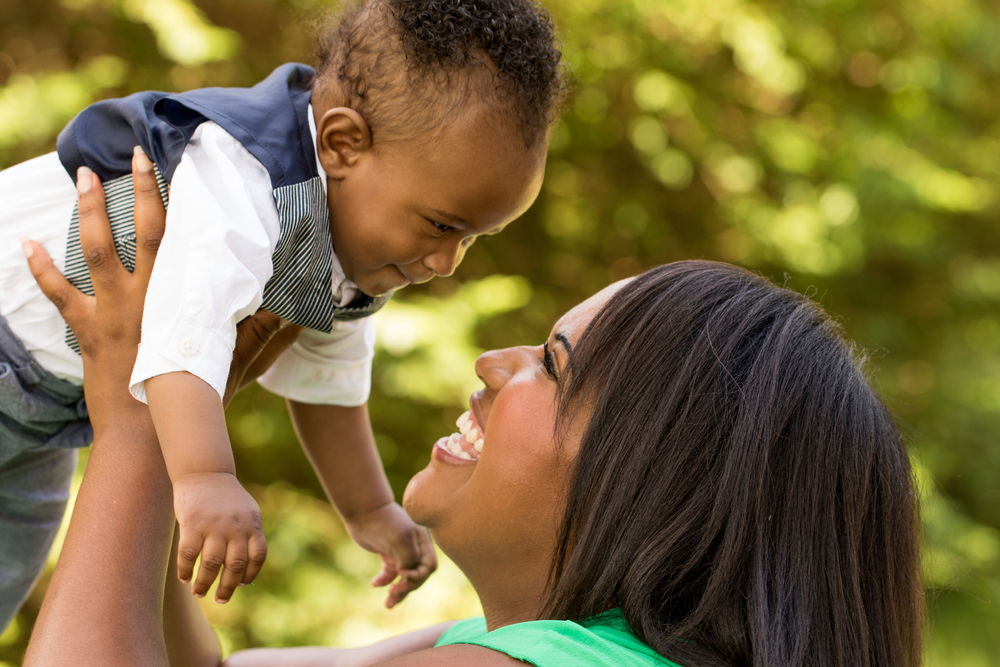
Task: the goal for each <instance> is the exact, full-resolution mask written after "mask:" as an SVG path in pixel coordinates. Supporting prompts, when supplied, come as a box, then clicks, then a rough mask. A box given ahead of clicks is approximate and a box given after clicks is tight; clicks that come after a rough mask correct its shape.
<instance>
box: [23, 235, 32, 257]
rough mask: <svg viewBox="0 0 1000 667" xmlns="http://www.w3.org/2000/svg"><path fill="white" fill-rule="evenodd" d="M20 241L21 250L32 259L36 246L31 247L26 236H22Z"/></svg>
mask: <svg viewBox="0 0 1000 667" xmlns="http://www.w3.org/2000/svg"><path fill="white" fill-rule="evenodd" d="M19 240H20V241H21V248H22V249H23V250H24V256H25V257H27V258H28V259H31V256H32V255H34V254H35V248H34V246H32V245H31V242H30V241H29V240H28V237H26V236H22V237H21V238H20V239H19Z"/></svg>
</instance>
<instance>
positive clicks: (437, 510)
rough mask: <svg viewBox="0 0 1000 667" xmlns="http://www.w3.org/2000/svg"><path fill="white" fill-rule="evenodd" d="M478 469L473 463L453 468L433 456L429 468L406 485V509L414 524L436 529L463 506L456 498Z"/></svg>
mask: <svg viewBox="0 0 1000 667" xmlns="http://www.w3.org/2000/svg"><path fill="white" fill-rule="evenodd" d="M463 463H465V462H463ZM475 467H476V466H475V464H474V463H471V464H465V465H454V464H450V463H443V462H442V461H441V460H439V459H438V458H437V457H432V458H431V461H430V463H428V464H427V467H426V468H424V469H423V470H421V471H420V472H418V473H417V474H416V475H414V476H413V478H412V479H410V482H409V484H407V485H406V490H405V491H404V492H403V509H405V510H406V513H407V514H409V515H410V518H411V519H413V521H414V522H415V523H417V524H420V525H421V526H426V527H427V528H433V527H434V526H435V525H436V524H439V523H440V521H441V519H442V518H444V517H445V516H447V514H448V513H449V512H450V511H454V510H455V509H456V505H458V504H460V503H458V501H457V498H456V497H457V495H458V491H459V489H461V488H462V487H463V486H464V485H465V483H466V482H467V481H468V480H469V477H470V476H471V474H472V471H473V470H474V469H475Z"/></svg>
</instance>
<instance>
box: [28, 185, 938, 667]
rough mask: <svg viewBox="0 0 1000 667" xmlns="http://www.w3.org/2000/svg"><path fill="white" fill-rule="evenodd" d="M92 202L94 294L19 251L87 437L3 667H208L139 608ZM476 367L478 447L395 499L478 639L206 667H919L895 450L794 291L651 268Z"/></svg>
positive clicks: (132, 309) (130, 339)
mask: <svg viewBox="0 0 1000 667" xmlns="http://www.w3.org/2000/svg"><path fill="white" fill-rule="evenodd" d="M147 189H148V191H150V192H151V191H152V184H147V183H144V182H143V181H142V180H141V175H137V196H139V197H140V198H144V201H143V204H142V205H141V206H138V205H137V210H138V211H139V213H138V214H137V216H138V218H139V222H137V227H138V228H139V232H138V233H139V236H140V241H143V239H145V242H141V243H140V247H145V248H152V247H155V238H157V237H158V234H159V233H161V231H162V214H161V213H160V212H159V211H157V210H156V201H158V200H157V199H156V198H155V196H146V194H147ZM97 190H99V189H97ZM98 194H99V193H98ZM85 197H86V196H85ZM102 210H103V203H102V202H101V201H81V211H82V212H83V213H82V216H84V217H85V218H86V220H85V222H82V223H81V227H85V230H86V231H85V233H84V235H83V236H84V239H83V240H84V243H85V244H86V246H88V249H87V252H86V254H87V257H88V258H97V260H99V261H91V272H92V273H93V274H94V277H95V280H94V283H95V288H96V289H97V296H96V300H93V299H88V298H85V297H82V296H81V295H79V294H78V293H74V292H73V291H72V290H71V288H68V286H67V285H66V284H65V282H64V281H62V280H61V277H60V276H58V275H57V274H56V273H55V271H54V270H53V269H52V267H51V265H50V264H47V263H46V261H45V257H44V255H43V254H42V253H40V252H38V251H37V246H35V245H31V246H29V247H30V248H32V249H33V250H35V254H34V256H33V257H32V258H31V259H30V260H29V261H30V263H31V264H32V269H33V272H34V273H35V275H36V276H37V278H38V280H39V282H40V283H41V284H42V286H43V289H45V291H46V293H47V294H48V295H50V297H51V298H53V300H54V301H55V302H56V304H57V305H58V306H60V309H61V310H62V312H63V314H64V316H65V318H66V320H67V322H69V323H70V324H71V326H73V328H74V330H75V331H76V333H77V336H78V338H79V340H80V342H81V346H82V347H83V350H84V362H85V365H86V366H87V368H86V371H85V376H86V377H87V382H88V384H87V387H86V390H87V399H88V405H89V407H90V410H91V413H92V415H93V422H94V428H95V433H96V435H95V445H94V451H93V453H92V455H91V459H90V462H89V464H88V470H87V475H86V476H85V479H84V484H83V487H82V488H81V491H80V495H79V498H78V500H77V504H76V509H75V511H74V517H73V521H72V524H71V527H70V532H69V535H68V536H67V540H66V543H65V546H64V549H63V553H62V557H61V559H60V563H59V566H58V568H57V570H56V573H55V575H54V577H53V581H52V585H51V587H50V591H49V595H48V597H47V599H46V602H45V605H44V606H43V609H42V613H41V615H40V617H39V621H38V624H37V626H36V629H35V634H34V636H33V638H32V643H31V646H30V648H29V653H28V656H27V659H26V662H25V664H26V665H38V664H55V663H60V664H61V663H63V662H67V661H68V660H73V661H74V663H77V664H79V663H81V662H82V663H83V664H87V663H88V661H90V662H93V663H94V664H101V665H108V664H141V665H166V664H168V654H169V659H170V664H175V665H216V664H218V662H219V649H218V646H217V644H216V643H215V642H214V639H213V638H212V637H211V633H210V632H209V631H208V629H207V626H206V625H205V624H204V620H203V619H201V618H200V616H199V615H198V613H197V610H196V608H194V607H193V605H192V604H191V602H190V596H187V595H182V594H181V593H180V592H179V591H178V588H177V585H176V584H175V583H171V585H169V586H168V588H167V594H166V596H165V607H164V606H163V603H164V598H163V593H162V591H163V588H162V586H163V582H164V573H165V570H166V562H167V553H166V552H167V548H168V545H169V541H170V534H171V531H172V527H173V517H172V515H171V511H170V498H169V488H170V487H169V482H168V480H167V478H166V475H165V472H164V470H163V462H162V459H161V457H160V454H159V450H158V448H157V446H156V441H155V436H154V434H153V430H152V426H151V424H150V421H149V417H148V414H147V412H146V410H145V408H144V406H141V405H139V404H137V403H135V402H134V401H132V400H131V398H129V396H128V392H127V391H125V390H124V389H123V387H125V386H126V385H127V382H126V381H125V380H126V379H127V377H128V373H129V369H130V368H131V366H130V364H131V360H130V359H122V358H120V357H121V356H124V355H119V356H118V357H114V356H113V355H110V354H108V352H107V350H108V349H109V340H113V341H115V344H116V347H115V349H122V348H123V346H122V343H123V341H124V342H127V343H134V342H137V338H138V334H137V330H138V327H137V322H138V313H137V311H138V310H139V309H140V308H141V306H140V305H139V304H141V294H142V290H143V289H144V286H143V281H144V278H145V276H147V275H148V267H149V266H150V264H151V261H152V251H150V250H147V252H146V253H145V254H143V255H141V256H140V258H139V260H137V269H136V273H135V274H127V273H126V272H125V271H124V270H122V269H121V267H120V265H119V264H118V263H117V262H116V261H114V255H113V254H111V252H110V248H111V247H112V246H111V245H110V236H109V235H108V234H107V229H106V222H103V221H102V220H101V216H100V212H101V211H102ZM108 258H110V260H109V259H108ZM110 304H114V307H111V306H110ZM262 326H263V327H264V328H261V327H262ZM253 327H257V328H256V329H254V328H253ZM276 328H277V325H276V323H275V321H274V320H273V319H269V318H267V317H266V316H264V315H262V316H260V317H259V318H258V319H257V320H256V321H255V322H251V323H250V324H246V323H245V324H244V329H243V331H244V333H247V332H256V333H248V334H247V335H246V336H244V337H243V338H242V340H244V341H249V343H246V344H245V345H246V349H248V350H250V352H248V353H246V354H238V355H237V361H236V367H237V371H236V372H235V373H234V378H239V377H241V373H242V371H240V370H239V369H242V368H246V367H247V366H248V365H249V363H250V361H251V360H252V358H253V356H254V353H255V352H256V351H257V350H259V349H260V348H261V347H262V346H263V343H264V342H265V341H266V338H267V337H268V335H269V332H272V331H273V330H274V329H276ZM262 331H263V332H265V333H261V332H262ZM258 366H259V364H258ZM476 371H477V373H478V374H479V376H480V378H481V379H482V380H483V384H484V389H483V390H481V391H479V392H476V393H475V394H474V395H473V396H472V398H471V400H470V407H471V417H470V419H471V422H472V423H471V424H469V426H471V427H472V428H475V429H477V430H479V431H481V432H483V433H485V436H484V445H483V448H482V452H481V454H479V453H478V452H477V451H476V450H475V448H471V449H470V448H468V447H464V446H463V447H464V450H465V452H466V454H467V455H468V456H470V457H471V460H470V459H466V458H464V457H461V456H456V455H455V454H454V453H452V451H450V450H449V446H448V443H449V440H454V439H453V438H442V439H441V440H440V441H438V443H436V444H435V445H434V448H433V454H432V460H431V463H430V464H429V465H428V467H427V468H426V469H425V470H424V471H422V472H421V473H419V474H418V475H417V476H416V477H415V478H414V479H413V480H412V481H411V483H410V485H409V486H408V488H407V491H406V495H405V499H404V502H405V507H406V509H407V511H408V512H409V513H410V514H411V516H412V517H413V519H414V520H415V521H417V522H418V523H421V524H423V525H425V526H427V527H429V528H430V529H431V530H432V533H433V534H434V536H435V539H436V540H437V541H438V543H439V544H440V546H441V548H442V549H443V550H444V551H445V552H446V553H448V555H449V556H450V557H451V558H452V559H453V560H454V561H455V562H456V563H457V564H458V565H459V567H460V568H462V570H463V571H464V572H465V573H466V575H467V576H468V577H469V580H470V581H471V582H472V584H473V586H474V587H475V589H476V591H477V593H478V594H479V596H480V599H481V601H482V603H483V609H484V613H485V619H479V620H472V621H464V622H461V623H459V624H457V625H454V626H452V627H450V628H448V629H445V628H444V627H443V626H438V627H435V628H429V629H427V630H425V631H421V632H417V633H412V634H410V635H404V636H403V637H400V638H396V639H394V640H389V641H388V642H384V643H383V644H380V645H376V646H374V647H369V648H367V649H358V650H353V651H344V650H336V649H325V648H319V649H275V650H256V651H246V652H241V653H237V654H236V655H234V656H232V657H231V658H230V659H229V660H228V661H227V664H229V665H232V666H233V667H239V666H244V667H247V666H251V665H265V664H266V665H347V664H351V665H354V664H372V663H375V662H378V661H380V660H388V662H386V663H385V664H386V665H399V666H410V667H415V666H419V665H455V666H458V665H470V664H476V665H516V664H522V663H521V662H520V660H524V661H527V662H530V663H533V664H535V665H537V666H538V667H549V666H552V667H556V666H560V667H562V666H564V665H591V664H606V665H623V664H624V665H630V664H631V665H654V664H658V665H682V666H683V667H701V666H707V665H753V666H758V667H759V666H764V665H766V666H772V665H775V666H777V665H782V666H784V665H789V666H790V665H802V666H806V665H808V666H810V667H812V666H820V665H822V666H825V665H831V666H832V665H837V666H840V665H844V666H846V665H852V666H855V665H879V666H880V667H881V666H906V665H917V664H919V662H920V640H921V637H920V633H921V595H922V591H921V585H920V580H919V563H918V549H917V522H918V517H917V511H916V500H915V492H914V488H913V484H912V480H911V473H910V468H909V464H908V460H907V456H906V452H905V450H904V447H903V445H902V442H901V440H900V437H899V434H898V432H897V430H896V428H895V426H894V424H893V421H892V419H891V417H890V416H889V414H888V413H887V411H886V409H885V407H884V406H883V404H882V403H881V401H880V400H879V399H878V397H877V396H876V395H875V394H874V392H873V391H872V390H871V388H870V387H869V385H868V384H867V382H866V381H865V379H864V375H863V373H862V372H861V370H860V368H859V362H858V361H857V359H856V358H855V355H854V353H853V352H852V350H851V347H850V346H849V345H848V344H847V343H845V342H844V341H843V339H842V338H841V334H840V332H839V329H838V327H837V326H836V325H835V324H834V323H833V322H832V321H831V320H830V319H829V317H828V316H826V315H825V314H824V313H823V312H822V311H821V310H820V309H819V308H818V307H817V306H816V305H815V304H813V303H812V302H811V301H809V300H808V299H806V298H804V297H802V296H800V295H797V294H795V293H792V292H790V291H788V290H783V289H780V288H777V287H775V286H773V285H771V284H770V283H768V282H766V281H764V280H762V279H761V278H759V277H757V276H754V275H752V274H750V273H747V272H745V271H742V270H739V269H736V268H733V267H730V266H726V265H720V264H714V263H708V262H681V263H677V264H672V265H667V266H663V267H658V268H655V269H651V270H650V271H647V272H646V273H644V274H643V275H641V276H639V277H637V278H634V279H631V280H629V281H623V282H622V283H618V284H615V285H612V286H610V287H608V288H606V289H605V290H603V291H601V292H600V293H598V294H597V295H595V296H593V297H591V298H590V299H588V300H587V301H585V302H583V303H582V304H580V305H579V306H577V307H576V308H574V309H572V310H571V311H570V312H568V313H567V314H566V315H564V316H563V317H562V318H561V319H560V320H559V321H558V322H557V323H556V325H555V327H554V328H553V330H552V333H551V334H550V336H549V338H548V340H547V341H546V342H545V344H544V345H543V346H539V347H519V348H513V349H509V350H502V351H497V352H491V353H487V354H485V355H483V356H482V357H480V359H479V360H478V361H477V363H476ZM251 375H252V373H251ZM460 442H464V440H461V439H460ZM107 496H110V498H108V497H107ZM161 609H165V611H164V613H163V615H162V616H161ZM95 618H96V619H101V620H100V622H99V623H95V622H94V619H95ZM487 630H489V631H490V632H488V633H487ZM442 632H443V634H442ZM435 643H438V644H440V645H439V646H438V647H436V648H430V647H431V646H432V645H434V644H435ZM81 656H83V658H82V659H81ZM667 659H669V661H668V660H667Z"/></svg>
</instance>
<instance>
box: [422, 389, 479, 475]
mask: <svg viewBox="0 0 1000 667" xmlns="http://www.w3.org/2000/svg"><path fill="white" fill-rule="evenodd" d="M474 400H475V397H473V398H472V399H471V400H470V404H471V405H472V408H471V409H469V410H466V411H465V412H463V413H462V416H460V417H459V418H458V420H457V421H456V422H455V426H457V427H458V432H457V433H452V434H451V435H449V436H447V437H444V438H441V439H440V440H438V441H437V442H436V443H434V450H433V456H434V457H435V458H436V459H437V460H438V461H441V462H442V463H447V464H450V465H469V464H474V463H475V462H476V461H478V460H479V457H480V456H481V455H482V453H483V446H484V445H485V440H486V428H485V426H483V425H482V424H481V423H480V421H479V419H478V418H477V416H476V412H477V411H476V410H475V405H474V404H473V401H474Z"/></svg>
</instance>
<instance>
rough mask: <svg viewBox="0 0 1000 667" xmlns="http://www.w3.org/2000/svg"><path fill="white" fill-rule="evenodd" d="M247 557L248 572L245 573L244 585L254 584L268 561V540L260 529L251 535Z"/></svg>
mask: <svg viewBox="0 0 1000 667" xmlns="http://www.w3.org/2000/svg"><path fill="white" fill-rule="evenodd" d="M247 556H248V558H247V571H246V572H244V573H243V584H244V585H245V584H251V583H253V580H254V579H256V578H257V575H258V574H260V569H261V568H262V567H264V561H265V560H266V559H267V540H266V539H264V531H263V530H261V529H258V530H256V531H254V532H252V533H250V539H249V540H247Z"/></svg>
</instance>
